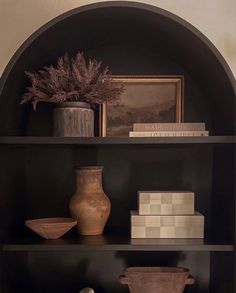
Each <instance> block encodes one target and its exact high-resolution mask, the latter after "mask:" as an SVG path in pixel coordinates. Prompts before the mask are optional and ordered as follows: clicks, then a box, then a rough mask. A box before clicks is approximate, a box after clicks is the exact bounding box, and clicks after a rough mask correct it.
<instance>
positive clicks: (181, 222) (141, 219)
mask: <svg viewBox="0 0 236 293" xmlns="http://www.w3.org/2000/svg"><path fill="white" fill-rule="evenodd" d="M203 237H204V216H203V215H202V214H200V213H199V212H195V213H194V215H185V216H174V215H172V216H164V215H161V216H152V215H151V216H150V215H139V214H138V211H131V238H203Z"/></svg>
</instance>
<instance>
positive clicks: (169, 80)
mask: <svg viewBox="0 0 236 293" xmlns="http://www.w3.org/2000/svg"><path fill="white" fill-rule="evenodd" d="M113 81H114V82H122V83H123V84H124V93H123V94H122V95H121V99H120V103H119V104H118V105H109V104H103V105H102V109H101V123H100V125H101V135H102V136H129V132H130V131H132V130H133V123H162V122H165V123H169V122H182V121H183V119H182V118H183V76H114V77H113Z"/></svg>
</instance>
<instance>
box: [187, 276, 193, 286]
mask: <svg viewBox="0 0 236 293" xmlns="http://www.w3.org/2000/svg"><path fill="white" fill-rule="evenodd" d="M194 282H195V279H194V277H193V276H188V279H186V281H185V284H186V285H192V284H194Z"/></svg>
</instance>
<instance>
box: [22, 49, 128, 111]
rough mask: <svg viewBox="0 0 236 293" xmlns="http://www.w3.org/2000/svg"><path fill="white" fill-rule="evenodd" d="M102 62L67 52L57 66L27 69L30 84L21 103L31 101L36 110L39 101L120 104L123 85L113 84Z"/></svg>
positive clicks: (81, 54)
mask: <svg viewBox="0 0 236 293" xmlns="http://www.w3.org/2000/svg"><path fill="white" fill-rule="evenodd" d="M101 65H102V62H97V61H96V60H94V59H93V60H89V62H88V63H86V60H85V58H84V56H83V53H80V52H78V53H77V55H76V56H75V58H69V56H68V54H67V53H66V54H65V55H64V56H63V57H60V58H59V59H58V61H57V66H56V67H53V66H50V67H44V68H43V69H42V70H39V71H38V72H26V75H27V76H28V77H29V79H30V80H31V86H30V87H28V88H27V90H28V92H27V93H25V94H24V95H23V97H22V99H21V104H24V103H27V102H31V103H32V105H33V108H34V110H35V109H36V105H37V103H38V102H53V103H62V102H65V101H80V102H87V103H89V104H90V105H91V106H92V107H95V106H96V105H97V104H102V103H104V102H108V103H113V104H115V103H118V102H119V98H120V95H121V93H122V92H123V91H124V86H123V85H122V84H121V83H117V82H116V83H114V82H113V81H112V77H111V74H110V73H109V70H108V67H106V68H105V69H104V70H102V69H101Z"/></svg>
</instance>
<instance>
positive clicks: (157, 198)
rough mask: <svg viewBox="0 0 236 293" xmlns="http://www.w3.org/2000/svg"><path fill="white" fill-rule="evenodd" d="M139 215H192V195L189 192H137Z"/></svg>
mask: <svg viewBox="0 0 236 293" xmlns="http://www.w3.org/2000/svg"><path fill="white" fill-rule="evenodd" d="M138 209H139V214H140V215H193V214H194V193H193V192H191V191H139V192H138Z"/></svg>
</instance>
